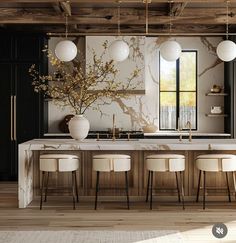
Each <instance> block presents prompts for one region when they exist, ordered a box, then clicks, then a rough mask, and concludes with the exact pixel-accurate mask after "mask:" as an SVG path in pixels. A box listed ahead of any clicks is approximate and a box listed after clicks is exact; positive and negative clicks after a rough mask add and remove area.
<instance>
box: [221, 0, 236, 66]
mask: <svg viewBox="0 0 236 243" xmlns="http://www.w3.org/2000/svg"><path fill="white" fill-rule="evenodd" d="M228 37H229V1H226V40H224V41H221V42H220V44H219V45H218V46H217V48H216V53H217V56H218V57H219V58H220V59H221V60H222V61H224V62H229V61H232V60H234V59H235V57H236V44H235V43H234V42H233V41H231V40H228Z"/></svg>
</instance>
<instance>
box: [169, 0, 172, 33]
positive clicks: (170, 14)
mask: <svg viewBox="0 0 236 243" xmlns="http://www.w3.org/2000/svg"><path fill="white" fill-rule="evenodd" d="M171 2H172V1H171V0H169V37H171V32H172V9H171Z"/></svg>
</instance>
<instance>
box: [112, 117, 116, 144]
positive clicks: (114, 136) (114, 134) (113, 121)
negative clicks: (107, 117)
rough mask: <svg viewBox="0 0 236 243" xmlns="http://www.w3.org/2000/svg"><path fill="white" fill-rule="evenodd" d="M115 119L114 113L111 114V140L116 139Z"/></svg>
mask: <svg viewBox="0 0 236 243" xmlns="http://www.w3.org/2000/svg"><path fill="white" fill-rule="evenodd" d="M115 119H116V116H115V114H113V119H112V140H113V141H115V140H116V126H115Z"/></svg>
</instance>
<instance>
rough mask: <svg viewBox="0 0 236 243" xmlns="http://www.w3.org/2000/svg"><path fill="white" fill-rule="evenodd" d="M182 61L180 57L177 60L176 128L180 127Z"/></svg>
mask: <svg viewBox="0 0 236 243" xmlns="http://www.w3.org/2000/svg"><path fill="white" fill-rule="evenodd" d="M179 64H180V61H179V59H178V60H177V61H176V129H177V128H178V118H179V115H180V108H179V106H180V103H179V96H180V94H179V89H180V70H179V68H180V66H179Z"/></svg>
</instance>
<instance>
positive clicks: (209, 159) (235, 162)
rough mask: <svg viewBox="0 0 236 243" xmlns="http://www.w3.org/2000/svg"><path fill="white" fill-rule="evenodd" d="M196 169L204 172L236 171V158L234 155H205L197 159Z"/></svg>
mask: <svg viewBox="0 0 236 243" xmlns="http://www.w3.org/2000/svg"><path fill="white" fill-rule="evenodd" d="M196 167H197V168H198V169H199V170H202V171H209V172H219V171H223V172H227V171H228V172H230V171H236V156H235V155H233V154H203V155H199V156H197V158H196Z"/></svg>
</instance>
